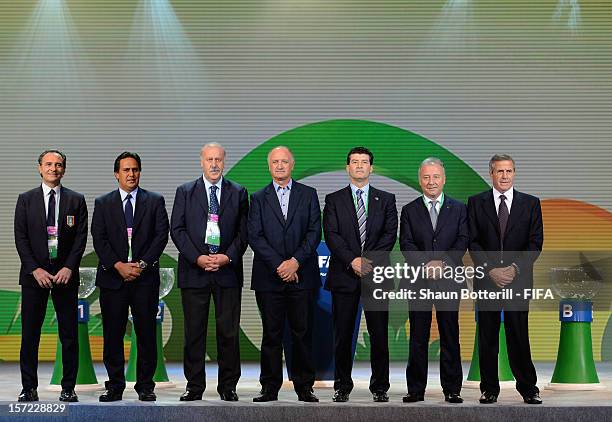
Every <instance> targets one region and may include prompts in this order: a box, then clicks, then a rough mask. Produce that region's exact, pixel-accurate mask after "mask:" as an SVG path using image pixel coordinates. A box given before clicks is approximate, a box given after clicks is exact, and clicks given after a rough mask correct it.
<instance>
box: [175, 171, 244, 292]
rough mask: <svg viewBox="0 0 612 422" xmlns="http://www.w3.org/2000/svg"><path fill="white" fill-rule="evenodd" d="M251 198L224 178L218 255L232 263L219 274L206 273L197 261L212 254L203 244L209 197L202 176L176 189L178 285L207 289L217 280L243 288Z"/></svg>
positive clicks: (235, 184)
mask: <svg viewBox="0 0 612 422" xmlns="http://www.w3.org/2000/svg"><path fill="white" fill-rule="evenodd" d="M248 213H249V197H248V194H247V191H246V189H245V188H243V187H242V186H240V185H239V184H237V183H234V182H231V181H229V180H227V179H226V178H225V177H224V178H223V182H222V185H221V202H220V204H219V230H220V232H221V245H220V247H219V252H218V253H222V254H224V255H227V256H228V257H229V258H230V259H231V261H232V262H231V263H230V264H228V265H225V266H223V267H221V268H220V269H219V271H216V272H210V271H204V270H203V269H202V268H200V267H199V266H198V265H197V264H196V261H197V259H198V257H199V256H200V255H208V254H209V253H210V251H209V249H208V245H206V244H205V243H204V239H205V234H206V225H207V221H208V197H207V195H206V185H205V184H204V180H203V179H202V177H198V178H197V179H196V180H194V181H192V182H189V183H185V184H184V185H181V186H179V187H178V188H177V189H176V196H175V197H174V207H173V208H172V221H171V231H170V235H171V236H172V241H173V242H174V244H175V245H176V247H177V249H178V250H179V259H178V286H179V287H181V288H183V287H206V286H208V285H209V283H211V282H212V281H214V282H215V283H217V284H218V285H219V286H222V287H241V286H242V284H243V282H244V277H243V272H242V255H243V254H244V251H245V250H246V247H247V240H248V239H247V218H248Z"/></svg>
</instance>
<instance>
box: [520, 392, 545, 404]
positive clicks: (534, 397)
mask: <svg viewBox="0 0 612 422" xmlns="http://www.w3.org/2000/svg"><path fill="white" fill-rule="evenodd" d="M523 401H524V402H525V403H527V404H542V399H541V398H540V394H538V393H533V394H531V395H529V396H523Z"/></svg>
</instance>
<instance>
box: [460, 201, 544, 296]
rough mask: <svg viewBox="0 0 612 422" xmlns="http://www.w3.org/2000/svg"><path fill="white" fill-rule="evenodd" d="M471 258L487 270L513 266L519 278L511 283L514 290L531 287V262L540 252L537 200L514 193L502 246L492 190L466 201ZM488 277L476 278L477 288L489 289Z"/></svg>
mask: <svg viewBox="0 0 612 422" xmlns="http://www.w3.org/2000/svg"><path fill="white" fill-rule="evenodd" d="M468 221H469V231H470V244H469V247H470V255H471V257H472V260H473V261H474V264H475V265H481V266H485V268H486V269H487V271H486V272H487V273H488V271H490V270H491V269H493V268H497V267H506V266H508V265H511V264H512V263H515V264H516V265H517V266H518V267H519V275H518V276H517V278H515V280H514V281H513V282H512V284H511V286H510V287H512V288H513V289H517V288H520V289H523V288H531V287H532V286H533V263H534V262H535V260H536V259H537V258H538V256H539V254H540V252H541V251H542V244H543V243H544V228H543V224H542V209H541V207H540V200H539V199H538V198H536V197H535V196H531V195H528V194H526V193H522V192H519V191H517V190H514V195H513V199H512V208H511V209H510V217H509V219H508V224H507V226H506V233H505V236H504V244H503V245H501V242H500V233H499V220H498V218H497V212H496V211H495V203H494V202H493V190H488V191H486V192H482V193H480V194H478V195H475V196H472V197H470V199H469V200H468ZM491 284H492V281H491V279H490V278H489V277H488V276H487V277H485V278H484V279H482V280H476V279H475V286H476V287H477V288H479V287H483V288H491Z"/></svg>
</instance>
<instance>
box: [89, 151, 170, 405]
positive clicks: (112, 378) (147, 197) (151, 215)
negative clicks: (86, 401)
mask: <svg viewBox="0 0 612 422" xmlns="http://www.w3.org/2000/svg"><path fill="white" fill-rule="evenodd" d="M114 170H115V178H116V179H117V182H118V183H119V189H117V190H114V191H111V192H109V193H107V194H106V195H102V196H101V197H99V198H97V199H96V203H95V208H94V213H93V219H92V222H91V234H92V236H93V243H94V249H95V251H96V254H97V255H98V259H99V263H98V272H97V274H96V285H97V286H98V287H100V308H101V311H102V328H103V334H104V366H106V371H107V372H108V378H109V380H108V381H107V382H106V384H105V385H106V391H105V392H104V393H103V394H102V395H101V396H100V401H101V402H110V401H117V400H121V399H122V397H123V390H124V389H125V374H124V364H125V359H124V354H123V337H124V336H125V329H126V324H127V320H128V309H131V311H132V320H133V326H134V329H135V330H136V338H137V351H138V358H137V360H136V385H135V386H134V389H135V390H136V392H137V393H138V399H139V400H142V401H155V400H156V396H155V393H154V391H153V390H154V389H155V382H153V375H154V374H155V368H156V365H157V347H156V329H155V324H156V321H155V319H156V315H157V307H158V303H159V257H160V256H161V254H162V253H163V251H164V248H165V247H166V244H167V243H168V214H167V213H166V204H165V201H164V197H163V196H161V195H159V194H157V193H155V192H149V191H146V190H144V189H142V188H141V187H139V183H140V171H141V161H140V157H139V156H138V154H136V153H132V152H123V153H122V154H120V155H119V156H118V157H117V159H116V160H115V166H114Z"/></svg>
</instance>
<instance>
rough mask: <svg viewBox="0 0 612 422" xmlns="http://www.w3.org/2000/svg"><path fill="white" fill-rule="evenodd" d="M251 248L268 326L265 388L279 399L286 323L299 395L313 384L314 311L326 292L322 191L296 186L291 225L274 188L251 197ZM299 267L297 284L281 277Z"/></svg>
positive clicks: (255, 284) (263, 363) (259, 298)
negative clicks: (317, 297) (285, 265)
mask: <svg viewBox="0 0 612 422" xmlns="http://www.w3.org/2000/svg"><path fill="white" fill-rule="evenodd" d="M248 232H249V244H250V245H251V248H252V249H253V251H254V252H255V256H254V259H253V272H252V278H251V289H253V290H255V295H256V298H257V304H258V306H259V310H260V313H261V318H262V324H263V339H262V345H261V375H260V383H261V385H262V389H263V390H264V391H267V392H270V393H273V394H275V393H277V392H278V390H279V389H280V387H281V385H282V381H283V378H282V337H283V327H284V323H285V318H286V317H287V319H288V321H289V326H290V329H291V340H292V350H293V352H292V367H291V375H292V378H293V384H294V388H295V390H296V391H298V392H299V391H300V390H305V389H310V388H311V387H312V385H313V384H314V367H313V364H312V350H311V347H312V321H311V319H312V312H313V310H312V307H313V298H314V292H315V289H317V288H319V287H320V286H321V278H320V274H319V265H318V258H317V257H318V256H317V247H318V246H319V243H320V241H321V210H320V208H319V200H318V197H317V191H316V190H315V189H313V188H311V187H309V186H306V185H303V184H301V183H298V182H296V181H293V182H292V187H291V194H290V199H289V206H288V210H287V220H285V218H284V217H283V214H282V211H281V208H280V203H279V201H278V198H277V196H276V192H275V191H274V187H273V184H272V183H270V184H269V185H268V186H266V187H265V188H263V189H262V190H260V191H257V192H255V193H254V194H253V195H252V196H251V208H250V210H249V223H248ZM292 257H293V258H295V259H296V260H297V261H298V263H299V269H298V271H297V275H298V280H299V281H298V282H297V283H287V282H284V281H283V280H282V279H281V278H280V277H279V276H278V275H277V273H276V269H277V268H278V266H279V265H280V264H281V263H282V262H283V261H285V260H287V259H290V258H292Z"/></svg>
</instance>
